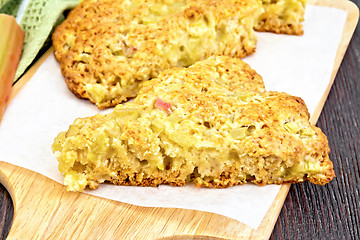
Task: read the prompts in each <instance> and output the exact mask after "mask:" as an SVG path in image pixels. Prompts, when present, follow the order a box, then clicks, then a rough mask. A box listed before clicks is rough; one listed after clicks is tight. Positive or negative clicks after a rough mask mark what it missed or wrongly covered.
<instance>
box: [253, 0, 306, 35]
mask: <svg viewBox="0 0 360 240" xmlns="http://www.w3.org/2000/svg"><path fill="white" fill-rule="evenodd" d="M305 5H306V0H262V6H263V9H264V11H263V13H262V14H261V15H260V16H259V19H258V21H257V23H256V24H255V26H254V29H255V30H256V31H262V32H273V33H278V34H291V35H302V34H303V33H304V30H303V26H302V22H303V21H304V13H305Z"/></svg>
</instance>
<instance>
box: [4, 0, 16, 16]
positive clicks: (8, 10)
mask: <svg viewBox="0 0 360 240" xmlns="http://www.w3.org/2000/svg"><path fill="white" fill-rule="evenodd" d="M20 3H21V0H0V13H5V14H9V15H13V16H14V17H16V15H17V12H18V10H19V6H20Z"/></svg>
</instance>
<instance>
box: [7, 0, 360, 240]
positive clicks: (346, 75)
mask: <svg viewBox="0 0 360 240" xmlns="http://www.w3.org/2000/svg"><path fill="white" fill-rule="evenodd" d="M352 1H353V2H354V3H356V4H357V6H358V7H360V0H352ZM359 79H360V26H359V25H358V26H357V28H356V31H355V33H354V36H353V38H352V40H351V42H350V45H349V48H348V50H347V52H346V54H345V57H344V60H343V62H342V64H341V67H340V69H339V72H338V74H337V76H336V79H335V82H334V85H333V86H332V89H331V91H330V94H329V97H328V99H327V101H326V103H325V106H324V109H323V111H322V114H321V116H320V118H319V121H318V123H317V126H318V127H320V128H321V129H322V130H323V131H324V132H325V134H326V135H327V136H328V140H329V145H330V148H331V154H330V158H331V160H332V161H333V163H334V169H335V172H336V175H337V177H336V178H335V179H334V180H333V181H332V182H330V183H329V184H327V185H325V186H316V185H313V184H309V183H304V184H295V185H292V187H291V189H290V191H289V194H288V196H287V198H286V200H285V204H284V207H283V209H282V211H281V213H280V216H279V219H278V221H277V223H276V225H275V228H274V231H273V233H272V235H271V237H270V239H276V240H277V239H312V240H315V239H354V240H358V239H360V150H359V149H360V130H359V129H360V80H359ZM12 218H13V205H12V202H11V197H10V196H9V193H8V192H7V191H6V189H5V188H4V187H3V186H2V185H1V184H0V239H5V237H6V236H7V234H8V232H9V230H10V227H11V222H12Z"/></svg>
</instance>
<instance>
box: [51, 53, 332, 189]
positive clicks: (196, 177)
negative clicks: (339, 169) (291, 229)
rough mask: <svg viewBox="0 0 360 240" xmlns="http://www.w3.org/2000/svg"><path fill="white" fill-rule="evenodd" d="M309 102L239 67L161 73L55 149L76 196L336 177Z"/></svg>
mask: <svg viewBox="0 0 360 240" xmlns="http://www.w3.org/2000/svg"><path fill="white" fill-rule="evenodd" d="M309 116H310V115H309V113H308V110H307V107H306V105H305V103H304V101H303V100H302V99H301V98H299V97H294V96H291V95H288V94H286V93H279V92H267V91H265V89H264V84H263V81H262V78H261V76H260V75H258V74H257V73H256V72H255V71H254V70H252V69H251V68H250V67H249V66H248V65H247V64H246V63H244V62H243V61H241V60H239V59H233V58H228V57H224V56H221V57H210V58H209V59H207V60H205V61H200V62H197V63H196V64H194V65H192V66H190V67H188V68H185V69H184V68H178V69H171V70H166V71H164V72H162V73H161V74H160V75H159V77H158V78H155V79H153V80H152V81H148V82H146V83H145V84H144V86H143V87H142V89H141V90H140V92H139V95H138V96H137V97H136V98H135V99H134V101H133V102H129V103H126V104H124V105H118V106H116V107H115V109H114V111H113V112H112V113H110V114H107V115H96V116H93V117H88V118H83V119H77V120H76V121H75V122H74V124H73V125H72V126H71V127H70V128H69V130H68V131H67V133H66V134H63V133H62V134H60V135H59V137H58V138H57V139H56V140H55V142H54V146H53V148H54V151H58V154H57V158H58V160H59V169H60V171H61V172H62V173H63V174H64V175H65V183H66V184H67V185H69V189H70V190H74V191H82V190H83V189H84V188H85V187H86V186H89V187H90V188H97V187H98V185H99V183H101V182H104V181H110V182H112V183H114V184H121V185H123V184H125V185H136V186H157V185H159V184H171V185H183V184H185V183H188V182H193V183H194V184H195V185H196V186H199V187H216V188H220V187H229V186H233V185H239V184H244V183H246V182H252V183H255V184H258V185H265V184H281V183H287V182H293V183H295V182H304V181H306V180H309V181H310V182H312V183H315V184H325V183H327V182H329V181H330V180H331V179H332V178H333V177H334V170H333V166H332V163H331V161H330V160H329V152H330V149H329V147H328V142H327V138H326V136H325V135H324V134H323V133H322V132H321V130H320V129H319V128H317V127H315V126H312V125H311V124H310V123H309Z"/></svg>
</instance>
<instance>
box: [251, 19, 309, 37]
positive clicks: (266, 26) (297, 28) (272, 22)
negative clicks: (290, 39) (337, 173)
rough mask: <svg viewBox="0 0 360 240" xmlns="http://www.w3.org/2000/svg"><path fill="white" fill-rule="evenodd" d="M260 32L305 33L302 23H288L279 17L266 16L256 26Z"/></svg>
mask: <svg viewBox="0 0 360 240" xmlns="http://www.w3.org/2000/svg"><path fill="white" fill-rule="evenodd" d="M254 29H255V30H256V31H259V32H273V33H277V34H289V35H303V34H304V30H303V27H302V24H301V23H299V24H287V23H284V21H282V20H280V19H279V18H277V17H273V18H266V19H263V20H262V21H259V22H258V24H257V25H256V26H255V27H254Z"/></svg>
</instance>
